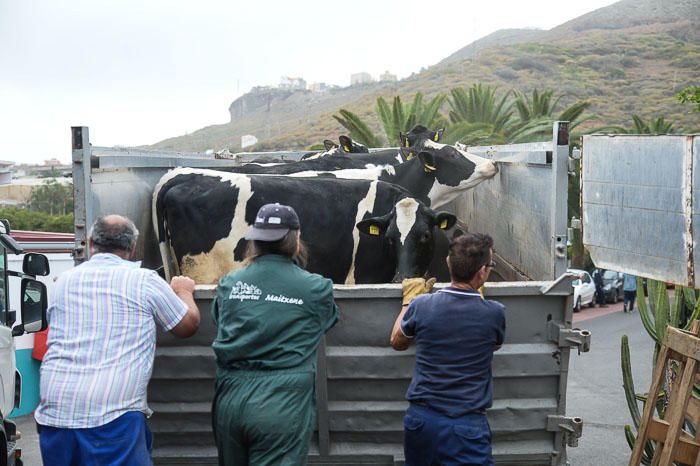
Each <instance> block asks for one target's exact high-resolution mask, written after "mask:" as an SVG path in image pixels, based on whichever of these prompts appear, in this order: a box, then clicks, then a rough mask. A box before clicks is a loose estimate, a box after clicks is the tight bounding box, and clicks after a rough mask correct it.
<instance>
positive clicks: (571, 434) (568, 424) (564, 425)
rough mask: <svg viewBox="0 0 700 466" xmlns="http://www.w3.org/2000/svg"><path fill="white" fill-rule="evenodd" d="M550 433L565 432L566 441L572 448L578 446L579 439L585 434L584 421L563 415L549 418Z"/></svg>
mask: <svg viewBox="0 0 700 466" xmlns="http://www.w3.org/2000/svg"><path fill="white" fill-rule="evenodd" d="M547 431H548V432H559V431H561V432H563V434H564V441H565V442H566V444H567V445H568V446H570V447H577V446H578V439H579V437H581V433H582V432H583V419H581V418H580V417H569V416H561V415H550V416H547Z"/></svg>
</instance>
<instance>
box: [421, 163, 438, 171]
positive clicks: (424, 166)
mask: <svg viewBox="0 0 700 466" xmlns="http://www.w3.org/2000/svg"><path fill="white" fill-rule="evenodd" d="M423 170H425V173H430V172H434V171H435V170H437V168H435V167H434V166H432V165H429V164H427V163H426V164H424V165H423Z"/></svg>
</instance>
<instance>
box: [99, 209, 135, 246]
mask: <svg viewBox="0 0 700 466" xmlns="http://www.w3.org/2000/svg"><path fill="white" fill-rule="evenodd" d="M123 218H124V220H125V221H124V222H108V221H106V220H105V217H104V216H103V217H99V218H98V219H97V220H95V223H93V224H92V227H91V228H90V239H91V240H92V243H93V244H94V248H95V250H96V251H100V252H115V251H125V252H129V251H131V250H132V249H133V248H134V246H135V245H136V239H137V238H138V236H139V231H138V230H137V229H136V225H134V222H132V221H131V220H130V219H128V218H126V217H123Z"/></svg>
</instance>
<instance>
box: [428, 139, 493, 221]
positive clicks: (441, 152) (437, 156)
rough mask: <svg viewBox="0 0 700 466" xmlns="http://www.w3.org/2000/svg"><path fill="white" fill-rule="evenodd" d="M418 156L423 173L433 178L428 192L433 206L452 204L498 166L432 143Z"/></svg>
mask: <svg viewBox="0 0 700 466" xmlns="http://www.w3.org/2000/svg"><path fill="white" fill-rule="evenodd" d="M417 157H418V158H419V159H420V163H421V164H422V167H423V171H424V172H425V173H428V174H433V175H434V177H435V179H434V181H433V185H432V187H431V188H430V192H429V193H428V197H429V198H430V200H431V206H432V207H440V206H442V205H444V204H446V203H448V202H450V201H452V200H453V199H454V198H456V197H457V196H458V195H459V194H460V193H462V192H464V191H466V190H467V189H470V188H473V187H474V186H476V185H478V184H479V183H481V182H482V181H484V180H487V179H489V178H492V177H493V176H495V175H496V173H498V166H497V165H496V163H495V162H494V161H493V160H491V159H487V158H484V157H480V156H478V155H474V154H471V153H469V152H462V151H459V150H457V149H456V148H455V147H453V146H448V145H446V144H439V143H436V142H432V141H425V142H424V143H423V149H422V150H421V152H419V153H418V155H417Z"/></svg>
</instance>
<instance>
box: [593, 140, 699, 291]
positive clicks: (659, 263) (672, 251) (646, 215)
mask: <svg viewBox="0 0 700 466" xmlns="http://www.w3.org/2000/svg"><path fill="white" fill-rule="evenodd" d="M640 167H641V168H640ZM697 167H700V137H699V136H698V135H663V136H651V135H590V136H584V138H583V166H582V170H581V186H582V203H583V209H582V212H583V225H584V227H583V242H584V244H585V245H586V247H587V248H588V250H589V251H590V254H591V258H592V259H593V261H594V262H595V264H596V265H598V266H599V267H605V268H613V269H614V270H619V271H626V272H628V273H632V274H634V275H639V276H643V277H648V278H654V279H657V280H662V281H670V282H673V283H677V284H681V285H687V286H690V287H697V286H698V280H697V278H696V267H697V266H696V264H698V263H699V262H698V261H699V259H700V258H699V255H700V248H698V247H697V246H696V245H697V244H699V243H698V239H700V225H699V224H698V222H699V220H698V219H699V218H700V189H696V188H697V187H698V186H700V182H698V177H699V176H700V175H699V173H700V170H699V169H698V168H697Z"/></svg>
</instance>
